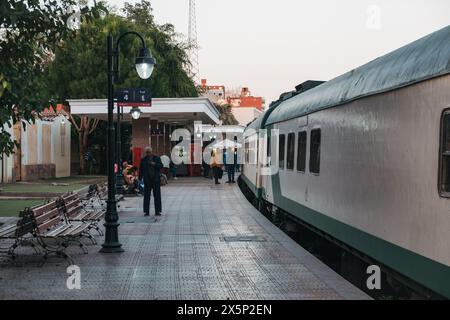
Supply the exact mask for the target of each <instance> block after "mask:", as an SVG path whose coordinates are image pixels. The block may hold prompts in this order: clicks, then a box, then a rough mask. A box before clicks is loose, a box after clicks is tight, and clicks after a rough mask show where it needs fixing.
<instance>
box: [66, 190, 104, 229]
mask: <svg viewBox="0 0 450 320" xmlns="http://www.w3.org/2000/svg"><path fill="white" fill-rule="evenodd" d="M59 207H60V211H61V214H63V215H64V216H65V217H66V219H67V220H68V221H69V222H72V221H82V222H89V229H92V228H94V229H95V230H97V232H98V233H99V234H100V235H103V233H102V231H101V229H100V227H99V226H98V223H99V222H100V221H102V220H103V218H104V217H105V210H103V209H101V210H87V209H86V208H85V205H84V204H83V201H82V199H80V198H79V197H78V195H77V194H76V193H71V194H67V195H65V196H63V197H61V199H60V202H59Z"/></svg>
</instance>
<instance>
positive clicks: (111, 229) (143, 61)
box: [100, 31, 156, 253]
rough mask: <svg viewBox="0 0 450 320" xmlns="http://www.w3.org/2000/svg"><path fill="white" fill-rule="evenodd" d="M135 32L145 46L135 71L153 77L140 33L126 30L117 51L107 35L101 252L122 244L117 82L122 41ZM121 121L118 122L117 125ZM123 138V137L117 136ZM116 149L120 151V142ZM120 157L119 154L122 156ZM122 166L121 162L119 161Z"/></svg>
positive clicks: (116, 249) (117, 248)
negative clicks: (117, 179) (116, 172)
mask: <svg viewBox="0 0 450 320" xmlns="http://www.w3.org/2000/svg"><path fill="white" fill-rule="evenodd" d="M128 34H133V35H135V36H137V37H138V38H139V39H140V40H141V44H142V48H141V49H140V50H139V56H138V57H137V58H136V71H137V73H138V75H139V77H140V78H142V79H148V78H150V76H151V74H152V72H153V68H154V66H155V63H156V61H155V59H154V58H153V57H152V56H151V53H150V50H149V49H148V48H147V47H146V45H145V41H144V38H143V37H142V36H141V35H140V34H139V33H137V32H134V31H129V32H125V33H123V34H122V35H121V36H120V37H119V38H118V40H117V42H116V46H115V50H113V36H112V34H111V33H109V34H108V37H107V49H108V50H107V55H108V70H107V77H108V145H107V147H108V200H107V201H106V203H107V205H106V214H105V224H104V225H105V242H104V243H103V244H102V249H100V252H104V253H115V252H122V251H123V249H122V244H121V243H120V242H119V234H118V227H119V223H118V221H119V216H118V214H117V207H116V205H117V201H116V189H115V187H116V186H115V175H114V162H115V159H114V149H115V148H114V134H115V132H114V131H115V129H114V97H113V95H114V82H116V81H117V79H118V77H119V43H120V40H122V39H123V37H124V36H126V35H128ZM119 125H120V122H119V121H118V128H119ZM118 140H120V137H119V138H118ZM116 146H119V148H118V150H117V152H120V144H117V145H116ZM119 159H120V157H119ZM118 165H119V164H118ZM118 170H119V171H120V167H119V166H118Z"/></svg>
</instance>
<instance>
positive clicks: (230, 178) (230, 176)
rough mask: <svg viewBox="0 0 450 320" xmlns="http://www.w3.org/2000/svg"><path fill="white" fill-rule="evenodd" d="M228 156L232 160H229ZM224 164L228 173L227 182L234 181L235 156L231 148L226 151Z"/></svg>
mask: <svg viewBox="0 0 450 320" xmlns="http://www.w3.org/2000/svg"><path fill="white" fill-rule="evenodd" d="M228 158H230V159H232V160H229V159H228ZM229 162H231V163H229ZM226 166H227V174H228V181H227V183H234V172H235V171H236V157H235V155H234V152H233V150H232V149H230V150H228V151H227V162H226Z"/></svg>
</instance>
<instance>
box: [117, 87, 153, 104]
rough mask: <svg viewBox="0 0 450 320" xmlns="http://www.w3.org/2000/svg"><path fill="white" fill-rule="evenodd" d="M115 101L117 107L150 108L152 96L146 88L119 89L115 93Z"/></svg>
mask: <svg viewBox="0 0 450 320" xmlns="http://www.w3.org/2000/svg"><path fill="white" fill-rule="evenodd" d="M116 101H117V105H118V106H119V107H151V106H152V95H151V93H150V89H146V88H130V89H120V90H117V91H116Z"/></svg>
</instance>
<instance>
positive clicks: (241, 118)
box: [231, 107, 262, 126]
mask: <svg viewBox="0 0 450 320" xmlns="http://www.w3.org/2000/svg"><path fill="white" fill-rule="evenodd" d="M231 112H232V113H233V115H234V117H235V118H236V120H237V121H238V122H239V125H241V126H246V125H247V124H248V123H249V122H251V121H253V120H254V119H255V118H258V117H259V115H260V114H261V113H262V112H261V111H259V110H258V109H256V108H251V107H233V108H231Z"/></svg>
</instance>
